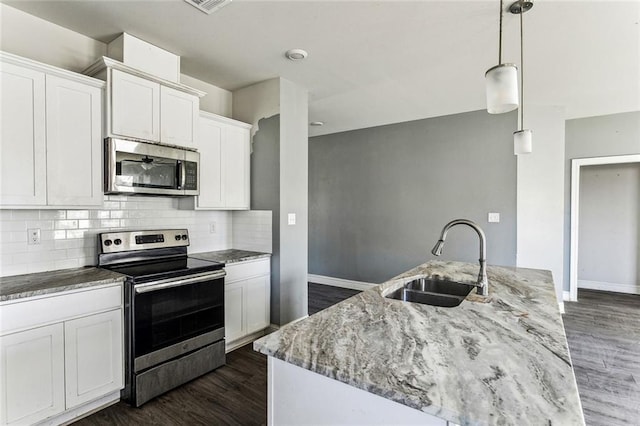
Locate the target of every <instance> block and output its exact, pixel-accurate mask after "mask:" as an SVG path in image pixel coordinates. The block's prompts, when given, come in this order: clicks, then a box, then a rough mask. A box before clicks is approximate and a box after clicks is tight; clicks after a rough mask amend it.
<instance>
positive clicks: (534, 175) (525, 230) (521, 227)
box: [516, 105, 565, 302]
mask: <svg viewBox="0 0 640 426" xmlns="http://www.w3.org/2000/svg"><path fill="white" fill-rule="evenodd" d="M525 126H526V127H527V128H529V129H532V130H533V152H532V153H531V154H528V155H520V156H518V169H517V176H518V178H517V181H518V184H517V185H518V186H517V188H518V189H517V217H518V219H517V243H516V246H517V254H516V256H517V257H516V264H517V266H519V267H524V268H538V269H546V270H551V272H552V274H553V280H554V282H555V285H556V292H557V297H558V301H559V302H560V301H562V278H563V276H564V263H563V249H564V247H563V244H564V239H563V226H564V138H565V129H564V126H565V119H564V110H563V109H562V108H560V107H542V106H533V105H532V106H527V111H526V115H525Z"/></svg>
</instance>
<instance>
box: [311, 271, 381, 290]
mask: <svg viewBox="0 0 640 426" xmlns="http://www.w3.org/2000/svg"><path fill="white" fill-rule="evenodd" d="M308 281H309V282H311V283H316V284H324V285H331V286H334V287H341V288H350V289H351V290H360V291H365V290H369V289H370V288H372V287H375V286H377V285H378V284H373V283H365V282H362V281H353V280H345V279H342V278H334V277H325V276H324V275H314V274H309V275H308Z"/></svg>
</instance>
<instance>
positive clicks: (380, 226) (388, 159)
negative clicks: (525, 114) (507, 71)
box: [309, 111, 516, 283]
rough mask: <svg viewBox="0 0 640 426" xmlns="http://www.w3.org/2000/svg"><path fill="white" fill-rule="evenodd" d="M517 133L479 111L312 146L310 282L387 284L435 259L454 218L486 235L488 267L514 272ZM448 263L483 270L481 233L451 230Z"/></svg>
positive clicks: (322, 139) (511, 124)
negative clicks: (479, 264)
mask: <svg viewBox="0 0 640 426" xmlns="http://www.w3.org/2000/svg"><path fill="white" fill-rule="evenodd" d="M515 127H516V115H515V113H510V114H503V115H488V114H487V113H486V111H476V112H470V113H464V114H456V115H450V116H445V117H437V118H431V119H425V120H418V121H412V122H407V123H400V124H393V125H388V126H381V127H375V128H369V129H362V130H356V131H351V132H344V133H336V134H331V135H325V136H318V137H314V138H311V139H310V140H309V273H311V274H318V275H324V276H330V277H336V278H343V279H350V280H356V281H364V282H372V283H378V282H382V281H384V280H386V279H388V278H390V277H393V276H394V275H397V274H398V273H401V272H403V271H405V270H407V269H409V268H411V267H413V266H416V265H418V264H420V263H423V262H424V261H426V260H427V259H430V258H434V256H433V255H431V253H430V250H431V247H432V246H433V244H434V243H435V242H436V240H437V239H438V236H439V234H440V230H441V229H442V227H443V226H444V224H446V223H447V222H448V221H450V220H452V219H455V218H468V219H471V220H474V221H476V222H477V223H479V224H480V226H481V227H482V228H483V229H484V230H485V232H486V234H487V240H488V256H487V257H488V262H489V263H491V264H498V265H510V266H513V265H515V261H516V157H515V156H514V155H513V142H512V132H513V130H514V129H515ZM488 212H499V213H500V214H501V222H500V223H487V213H488ZM441 258H442V259H452V260H463V261H469V262H476V261H477V259H478V241H477V236H476V234H475V233H474V232H473V231H472V230H471V229H470V228H467V227H456V228H454V229H453V230H452V231H451V233H450V234H449V236H448V238H447V244H446V246H445V249H444V254H443V256H442V257H441Z"/></svg>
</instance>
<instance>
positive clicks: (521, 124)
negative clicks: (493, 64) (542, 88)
mask: <svg viewBox="0 0 640 426" xmlns="http://www.w3.org/2000/svg"><path fill="white" fill-rule="evenodd" d="M520 4H521V5H522V6H521V7H520V130H524V41H523V40H524V28H523V27H524V26H523V25H522V23H523V22H524V21H523V19H522V15H524V3H523V2H522V1H521V2H520Z"/></svg>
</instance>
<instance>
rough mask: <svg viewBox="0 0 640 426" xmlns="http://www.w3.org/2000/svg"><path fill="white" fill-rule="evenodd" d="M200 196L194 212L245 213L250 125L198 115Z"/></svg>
mask: <svg viewBox="0 0 640 426" xmlns="http://www.w3.org/2000/svg"><path fill="white" fill-rule="evenodd" d="M199 129H200V133H199V135H198V139H197V143H196V148H197V149H198V152H200V195H199V196H198V197H196V205H195V208H196V209H203V210H248V209H249V201H250V200H249V187H250V154H251V153H250V149H251V148H250V137H251V125H250V124H246V123H242V122H240V121H236V120H232V119H229V118H225V117H221V116H218V115H215V114H211V113H208V112H200V124H199Z"/></svg>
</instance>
